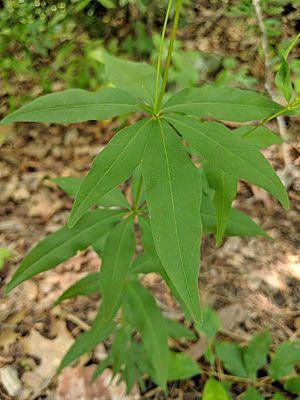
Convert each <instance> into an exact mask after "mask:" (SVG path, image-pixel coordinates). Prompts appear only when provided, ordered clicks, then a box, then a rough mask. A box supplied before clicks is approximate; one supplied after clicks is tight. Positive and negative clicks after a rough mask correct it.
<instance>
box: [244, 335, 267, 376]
mask: <svg viewBox="0 0 300 400" xmlns="http://www.w3.org/2000/svg"><path fill="white" fill-rule="evenodd" d="M271 343H272V337H271V334H270V333H269V332H265V333H258V334H256V335H255V336H254V337H253V339H251V341H250V342H249V344H248V346H247V347H246V348H245V349H244V364H245V367H246V370H247V372H248V376H249V378H251V379H256V377H257V372H258V371H259V370H260V368H262V367H263V366H264V364H265V363H266V362H267V357H268V353H269V346H270V344H271Z"/></svg>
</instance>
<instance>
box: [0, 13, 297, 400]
mask: <svg viewBox="0 0 300 400" xmlns="http://www.w3.org/2000/svg"><path fill="white" fill-rule="evenodd" d="M213 15H215V16H216V18H215V19H213V20H211V19H209V18H208V17H209V15H208V16H206V20H205V21H206V22H205V21H202V20H199V21H197V20H196V21H195V32H197V35H196V36H195V34H193V30H192V31H191V35H190V36H191V38H190V39H188V42H187V43H189V41H190V42H193V47H194V48H198V49H200V50H203V51H217V52H222V53H223V54H228V53H232V52H234V53H236V54H239V55H241V54H244V57H241V59H240V61H241V62H242V63H243V62H248V60H249V59H252V66H253V71H252V72H254V73H255V75H256V76H257V77H258V79H262V78H263V75H264V73H263V69H262V62H261V60H258V58H257V48H258V46H259V40H258V39H257V38H255V37H253V36H251V35H250V36H249V35H248V36H247V37H248V38H249V37H250V39H249V40H250V42H251V43H248V42H247V40H244V39H243V41H240V37H241V36H242V37H243V35H241V33H239V35H238V36H237V31H236V30H233V29H232V28H231V27H230V26H229V25H228V23H227V25H226V23H225V25H223V20H222V15H221V13H218V14H216V13H215V10H213ZM209 21H211V22H209ZM198 25H200V26H201V29H198ZM214 26H215V27H216V28H214ZM208 33H209V35H208ZM228 35H229V37H228ZM225 36H226V37H225ZM245 37H246V36H245ZM197 40H198V41H199V44H198V43H197ZM253 41H254V44H255V45H254V46H253ZM220 44H221V45H220ZM241 45H242V46H243V48H242V49H241V48H240V46H241ZM220 46H221V49H220ZM228 46H229V47H228ZM230 46H233V49H234V51H233V50H232V49H231V48H230ZM251 46H252V47H251ZM245 49H247V51H246V52H245ZM249 49H250V50H249ZM254 54H256V56H255V57H252V56H253V55H254ZM2 111H3V110H2V109H1V107H0V112H2ZM287 122H288V130H289V135H290V138H291V139H290V145H289V146H290V152H291V155H292V158H293V161H294V166H295V168H296V167H299V166H300V145H299V142H300V141H299V133H298V132H299V127H300V121H299V118H298V119H297V118H293V119H289V120H288V121H287ZM118 126H119V122H118V121H117V120H113V121H110V122H98V123H86V124H78V125H70V126H67V125H65V126H64V125H63V126H62V125H60V126H58V125H54V124H53V125H52V124H51V125H50V124H47V125H46V124H15V125H13V126H3V127H1V128H0V146H1V147H0V179H1V188H0V247H8V248H9V249H10V250H11V252H12V257H11V259H10V260H9V261H8V262H6V264H5V266H4V268H3V269H2V270H0V368H1V367H2V366H4V365H6V364H8V363H10V364H13V365H14V366H15V367H16V370H15V372H17V375H18V377H19V378H20V379H19V378H17V377H16V376H14V375H12V377H13V379H12V381H13V382H14V384H15V385H20V388H22V390H21V395H20V396H19V399H23V400H33V399H49V400H79V399H81V400H92V399H98V398H99V399H100V398H101V399H104V400H106V399H107V400H110V399H114V400H119V399H121V398H124V399H125V398H127V399H129V398H131V399H140V398H145V399H146V398H147V399H151V398H152V399H159V398H160V399H163V398H165V397H163V395H162V394H161V393H160V392H159V390H158V389H157V388H155V387H153V386H152V387H151V386H150V385H149V390H148V392H146V393H144V394H143V395H141V394H140V393H139V392H138V388H136V389H135V391H134V393H133V394H132V395H131V396H127V397H126V396H125V394H124V391H125V388H124V386H122V385H119V386H117V385H116V384H109V382H110V378H111V372H110V371H109V370H106V373H105V374H104V375H103V376H102V377H101V379H99V380H98V381H97V382H96V383H94V384H93V385H90V384H89V377H90V376H91V373H92V370H93V368H94V367H95V364H96V363H97V362H98V361H99V360H101V359H103V357H104V356H105V351H106V349H105V347H104V346H102V345H101V346H97V348H96V350H95V351H94V352H93V354H91V355H89V356H84V357H82V358H81V359H80V362H79V364H78V365H77V366H76V367H72V368H67V369H65V370H64V371H63V373H62V374H61V375H60V376H59V377H58V378H56V377H55V378H53V376H54V375H55V370H56V368H57V366H58V364H59V362H60V360H61V358H62V357H63V355H64V353H65V352H66V350H67V349H68V348H69V346H70V345H71V344H72V343H73V341H74V338H75V337H77V336H78V334H79V333H81V332H82V331H84V330H87V329H89V326H90V323H91V321H92V319H93V317H94V315H95V311H96V304H97V301H96V300H98V298H97V296H93V297H90V298H75V299H73V300H70V301H66V302H64V303H63V305H60V306H57V307H55V308H52V305H53V302H54V301H55V300H56V298H57V297H58V296H59V295H60V294H61V293H62V292H63V291H64V290H65V289H67V288H68V287H69V286H70V285H71V284H73V283H74V282H75V281H77V280H78V279H80V278H82V277H83V276H85V275H86V274H87V273H90V272H96V271H97V270H98V269H99V266H100V262H99V259H98V257H97V255H96V254H95V253H94V252H93V251H92V250H90V249H89V250H87V251H84V252H80V253H79V254H77V255H76V256H75V257H73V258H72V259H70V260H69V261H67V262H65V263H63V264H61V265H60V266H59V267H57V268H55V269H53V270H50V271H47V272H45V273H43V274H41V275H40V276H38V277H36V278H34V279H32V280H30V281H27V282H24V283H23V284H22V285H20V286H19V287H17V288H16V289H15V290H14V291H13V292H12V293H10V294H9V296H8V297H5V296H4V294H3V289H4V287H5V285H6V283H7V282H8V281H9V279H10V277H11V276H12V274H13V272H14V271H15V269H16V267H17V265H18V264H19V263H20V261H21V260H22V259H23V257H24V255H25V254H26V252H27V251H28V250H29V249H30V248H31V247H32V246H33V245H34V244H36V243H37V242H38V241H40V240H41V238H43V237H44V236H46V235H47V234H49V233H52V232H54V231H56V230H57V229H59V228H60V227H61V226H62V225H64V224H65V222H66V220H67V215H68V212H69V211H70V209H71V206H72V201H71V200H70V199H69V198H68V197H67V196H66V195H65V194H64V193H63V192H62V191H61V190H60V189H59V188H58V187H57V186H56V185H55V184H54V183H53V182H52V181H51V179H52V178H56V177H58V176H82V175H84V174H85V173H86V172H87V171H88V169H89V165H90V163H91V161H92V159H93V157H94V156H95V155H96V154H97V153H98V152H99V150H101V149H102V148H103V147H104V146H105V144H106V143H107V142H108V141H109V140H110V138H111V137H112V136H113V134H114V132H115V130H116V129H117V128H118ZM272 127H273V128H274V130H275V131H276V129H277V127H276V123H274V124H273V126H272ZM2 138H5V140H3V141H2ZM264 153H265V156H266V157H267V158H268V159H269V160H270V161H271V163H272V164H273V166H274V167H275V169H276V170H277V171H280V170H282V168H283V159H282V148H281V146H272V147H271V148H269V149H268V150H267V151H265V152H264ZM289 196H290V200H291V208H290V210H289V211H288V212H285V211H284V210H283V209H282V208H281V207H280V205H279V204H278V203H277V202H276V200H274V199H273V198H271V197H270V196H269V195H267V194H266V193H265V192H264V191H262V190H259V189H257V188H254V187H251V186H249V185H247V184H245V183H243V182H242V183H240V184H239V194H238V197H237V200H236V201H235V203H234V206H235V207H237V208H240V209H241V210H243V211H245V212H247V213H248V214H250V215H251V216H252V217H253V218H254V219H255V221H256V222H257V223H259V224H260V225H261V226H262V227H263V228H264V229H265V230H266V231H267V232H268V233H269V234H270V235H271V236H272V237H273V239H274V240H273V241H271V240H268V239H266V238H262V237H255V238H234V237H233V238H227V239H225V240H224V241H223V243H222V245H221V246H220V247H219V248H218V249H216V248H215V246H214V238H213V237H211V236H207V237H206V238H205V239H204V241H203V246H202V266H201V273H200V279H199V287H200V291H201V297H202V301H203V303H204V304H208V305H210V306H212V307H213V308H214V309H216V310H217V311H218V313H219V315H220V317H221V320H222V330H221V333H220V335H221V336H223V337H225V338H226V339H228V340H230V339H231V340H235V341H237V342H239V343H241V344H243V343H246V342H247V341H248V340H249V338H250V337H251V335H252V334H253V333H255V332H259V331H264V330H270V331H271V332H272V336H273V342H274V344H276V343H279V342H281V341H282V340H285V339H294V338H297V337H298V338H299V337H300V309H299V303H300V292H299V284H300V201H299V200H300V183H299V182H293V183H292V185H291V186H290V187H289ZM143 282H144V283H145V285H147V286H148V287H149V288H150V289H151V290H152V291H153V293H155V295H156V297H157V299H158V300H159V301H160V304H161V306H162V308H163V310H164V312H165V313H166V314H167V315H168V316H169V317H171V318H175V319H179V320H180V319H181V318H182V314H181V312H180V310H179V308H178V305H177V304H176V303H175V301H174V299H173V298H172V296H171V295H170V292H169V291H168V290H167V289H166V287H165V285H164V283H163V282H162V281H161V279H160V278H159V276H157V275H156V274H149V275H147V277H145V278H143ZM177 346H179V347H180V348H181V349H184V351H186V352H187V353H188V354H189V355H191V356H192V357H193V358H194V359H196V360H200V361H201V357H202V355H203V353H204V351H205V346H206V344H205V341H203V339H201V338H200V339H199V340H198V341H197V342H196V343H189V342H184V343H177ZM12 374H14V372H12ZM114 382H115V381H114ZM201 387H202V383H201V380H200V382H199V378H198V381H197V380H189V381H185V382H175V383H174V384H173V385H171V386H170V395H169V396H170V397H168V398H170V399H177V398H179V399H191V400H192V399H197V398H199V391H201ZM74 388H75V391H74ZM241 389H242V387H241V386H239V384H238V383H237V384H236V387H235V392H236V394H237V395H238V394H239V393H240V391H241ZM266 390H267V389H266ZM270 390H272V389H270ZM99 393H102V394H103V395H102V396H103V397H97V396H99ZM80 396H81V397H80ZM0 398H1V399H2V398H3V399H5V400H6V399H9V398H10V397H9V396H7V394H6V393H5V391H4V390H3V387H2V386H1V384H0Z"/></svg>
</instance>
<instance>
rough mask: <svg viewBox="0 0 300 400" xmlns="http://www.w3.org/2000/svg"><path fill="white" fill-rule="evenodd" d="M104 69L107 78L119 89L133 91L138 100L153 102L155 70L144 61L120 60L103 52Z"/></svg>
mask: <svg viewBox="0 0 300 400" xmlns="http://www.w3.org/2000/svg"><path fill="white" fill-rule="evenodd" d="M104 58H105V71H106V74H107V76H108V79H109V80H110V81H111V82H112V83H113V84H114V85H115V86H116V87H117V88H120V89H125V90H128V91H130V93H133V94H134V96H136V97H137V98H138V99H139V100H141V101H142V100H148V101H149V103H151V104H153V101H154V91H155V80H156V72H155V69H154V68H152V67H151V66H150V65H148V64H145V63H137V62H133V61H127V60H122V59H120V58H116V57H112V56H110V55H109V54H105V57H104Z"/></svg>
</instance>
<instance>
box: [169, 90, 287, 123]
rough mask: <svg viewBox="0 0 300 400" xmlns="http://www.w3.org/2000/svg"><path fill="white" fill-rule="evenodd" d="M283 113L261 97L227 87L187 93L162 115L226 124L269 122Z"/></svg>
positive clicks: (174, 100)
mask: <svg viewBox="0 0 300 400" xmlns="http://www.w3.org/2000/svg"><path fill="white" fill-rule="evenodd" d="M282 109H283V107H282V106H280V105H279V104H277V103H274V102H273V101H272V100H270V99H269V98H267V97H265V96H263V95H262V94H260V93H255V92H253V91H249V90H241V89H235V88H226V87H214V86H205V87H203V88H191V89H184V90H182V91H181V92H178V93H177V94H175V96H173V97H171V98H170V99H169V100H168V101H167V103H166V104H165V105H164V106H163V109H162V113H164V114H166V113H170V112H180V113H185V114H189V115H195V116H197V117H204V116H211V117H214V118H216V119H221V120H226V121H238V122H244V121H253V120H262V119H265V118H267V117H269V116H271V115H273V114H275V113H277V112H278V111H281V110H282Z"/></svg>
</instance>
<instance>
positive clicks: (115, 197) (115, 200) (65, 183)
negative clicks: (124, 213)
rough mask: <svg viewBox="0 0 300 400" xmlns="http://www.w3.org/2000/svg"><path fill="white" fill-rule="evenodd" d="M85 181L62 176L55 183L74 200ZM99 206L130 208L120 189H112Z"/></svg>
mask: <svg viewBox="0 0 300 400" xmlns="http://www.w3.org/2000/svg"><path fill="white" fill-rule="evenodd" d="M83 181H84V178H81V177H75V176H68V177H63V176H62V177H59V178H55V179H53V182H55V183H56V184H57V185H58V186H59V187H60V188H61V189H62V190H64V191H65V192H66V193H67V195H68V196H70V197H72V198H74V197H75V196H76V193H77V192H78V190H79V188H80V185H81V184H82V182H83ZM97 204H98V205H100V206H103V207H112V206H119V207H123V208H130V205H129V203H128V201H127V199H126V197H125V196H124V194H123V193H122V192H121V190H120V189H119V188H114V189H112V190H111V191H110V192H108V193H107V194H106V195H105V196H104V197H102V198H101V199H100V200H99V202H98V203H97Z"/></svg>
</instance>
